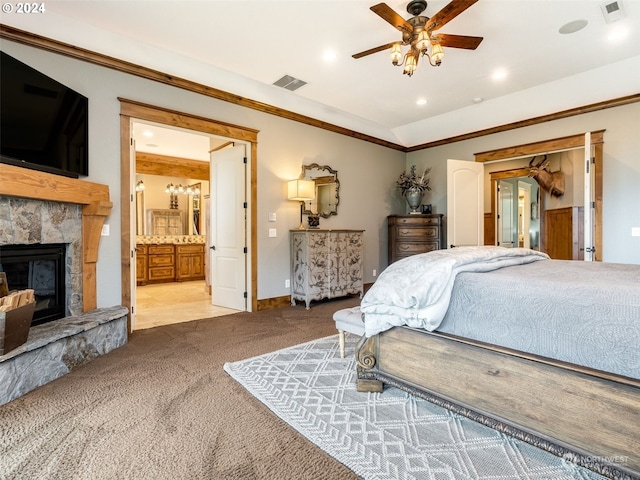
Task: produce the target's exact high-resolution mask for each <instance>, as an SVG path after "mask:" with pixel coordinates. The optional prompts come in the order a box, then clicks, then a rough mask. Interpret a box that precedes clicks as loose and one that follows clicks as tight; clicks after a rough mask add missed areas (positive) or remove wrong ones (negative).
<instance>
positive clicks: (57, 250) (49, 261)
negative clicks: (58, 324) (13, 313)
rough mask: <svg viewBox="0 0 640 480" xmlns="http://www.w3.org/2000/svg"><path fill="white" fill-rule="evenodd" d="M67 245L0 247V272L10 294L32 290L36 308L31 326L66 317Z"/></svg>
mask: <svg viewBox="0 0 640 480" xmlns="http://www.w3.org/2000/svg"><path fill="white" fill-rule="evenodd" d="M65 259H66V245H65V244H61V243H52V244H37V245H2V246H0V271H2V272H5V274H6V276H7V283H8V285H9V289H10V290H24V289H27V288H32V289H33V290H34V293H35V298H36V307H35V311H34V313H33V320H32V322H31V326H35V325H40V324H43V323H46V322H50V321H53V320H57V319H59V318H63V317H65V313H66V312H65V310H66V308H65V306H66V301H65V299H66V288H65V283H66V282H65V278H66V273H65V264H66V261H65Z"/></svg>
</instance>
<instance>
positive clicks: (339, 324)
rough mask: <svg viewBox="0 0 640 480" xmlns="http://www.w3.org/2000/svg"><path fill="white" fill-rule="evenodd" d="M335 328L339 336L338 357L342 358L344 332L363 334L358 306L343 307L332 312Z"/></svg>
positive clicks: (362, 324) (362, 323)
mask: <svg viewBox="0 0 640 480" xmlns="http://www.w3.org/2000/svg"><path fill="white" fill-rule="evenodd" d="M333 319H334V320H335V322H336V328H337V329H338V334H339V336H340V358H344V332H349V333H353V334H355V335H360V336H362V335H364V322H363V321H362V315H361V313H360V307H352V308H343V309H342V310H338V311H337V312H336V313H334V314H333Z"/></svg>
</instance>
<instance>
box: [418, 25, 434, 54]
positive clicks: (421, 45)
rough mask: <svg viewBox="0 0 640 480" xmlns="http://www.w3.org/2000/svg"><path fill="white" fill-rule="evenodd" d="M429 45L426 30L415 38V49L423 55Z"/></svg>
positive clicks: (429, 40)
mask: <svg viewBox="0 0 640 480" xmlns="http://www.w3.org/2000/svg"><path fill="white" fill-rule="evenodd" d="M429 45H431V39H430V38H429V33H428V32H427V31H426V30H422V31H421V32H420V33H419V34H418V36H417V38H416V48H417V49H418V50H419V51H420V52H422V54H423V55H424V54H425V53H427V49H428V48H429Z"/></svg>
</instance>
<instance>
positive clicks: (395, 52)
mask: <svg viewBox="0 0 640 480" xmlns="http://www.w3.org/2000/svg"><path fill="white" fill-rule="evenodd" d="M389 58H390V59H391V63H393V65H395V66H398V65H399V64H400V62H401V61H402V48H400V44H399V43H394V44H393V46H392V47H391V53H389Z"/></svg>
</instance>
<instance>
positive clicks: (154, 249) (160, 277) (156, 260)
mask: <svg viewBox="0 0 640 480" xmlns="http://www.w3.org/2000/svg"><path fill="white" fill-rule="evenodd" d="M147 265H148V268H149V273H148V280H147V281H148V282H149V283H162V282H173V281H175V278H176V266H175V247H174V245H172V244H155V245H147Z"/></svg>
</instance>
